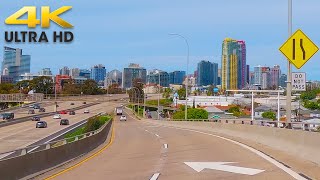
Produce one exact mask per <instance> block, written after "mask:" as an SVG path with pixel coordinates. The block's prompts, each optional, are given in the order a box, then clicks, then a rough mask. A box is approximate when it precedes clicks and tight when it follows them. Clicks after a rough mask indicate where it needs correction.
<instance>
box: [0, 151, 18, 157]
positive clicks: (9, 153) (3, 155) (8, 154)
mask: <svg viewBox="0 0 320 180" xmlns="http://www.w3.org/2000/svg"><path fill="white" fill-rule="evenodd" d="M13 153H15V151H12V152H8V153H5V154H1V155H0V159H3V158H5V157H7V156H10V155H11V154H13Z"/></svg>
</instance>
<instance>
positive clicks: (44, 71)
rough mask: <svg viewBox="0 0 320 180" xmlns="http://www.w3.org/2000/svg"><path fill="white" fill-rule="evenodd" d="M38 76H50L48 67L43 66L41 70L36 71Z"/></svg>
mask: <svg viewBox="0 0 320 180" xmlns="http://www.w3.org/2000/svg"><path fill="white" fill-rule="evenodd" d="M38 74H39V75H40V76H51V75H52V72H51V70H50V68H43V69H42V70H41V71H39V73H38Z"/></svg>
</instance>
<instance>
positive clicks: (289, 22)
mask: <svg viewBox="0 0 320 180" xmlns="http://www.w3.org/2000/svg"><path fill="white" fill-rule="evenodd" d="M288 35H289V37H291V35H292V0H288ZM291 76H292V73H291V63H290V61H289V60H288V75H287V102H286V107H287V109H286V117H287V118H286V121H287V123H290V122H291V88H292V86H291V84H292V82H291V80H292V77H291ZM289 128H290V127H289Z"/></svg>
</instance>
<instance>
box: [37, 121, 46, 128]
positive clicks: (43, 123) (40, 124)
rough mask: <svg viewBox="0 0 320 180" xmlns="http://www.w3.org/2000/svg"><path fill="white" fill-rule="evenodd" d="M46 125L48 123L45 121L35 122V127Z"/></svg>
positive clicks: (44, 126)
mask: <svg viewBox="0 0 320 180" xmlns="http://www.w3.org/2000/svg"><path fill="white" fill-rule="evenodd" d="M47 127H48V125H47V122H45V121H39V122H37V124H36V128H47Z"/></svg>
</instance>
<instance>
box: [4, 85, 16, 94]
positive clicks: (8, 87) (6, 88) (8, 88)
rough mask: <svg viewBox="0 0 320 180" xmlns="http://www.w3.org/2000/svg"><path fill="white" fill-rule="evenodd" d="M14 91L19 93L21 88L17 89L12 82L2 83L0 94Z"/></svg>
mask: <svg viewBox="0 0 320 180" xmlns="http://www.w3.org/2000/svg"><path fill="white" fill-rule="evenodd" d="M12 93H19V90H17V89H15V88H14V85H13V84H10V83H2V84H0V94H12Z"/></svg>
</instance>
